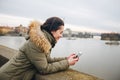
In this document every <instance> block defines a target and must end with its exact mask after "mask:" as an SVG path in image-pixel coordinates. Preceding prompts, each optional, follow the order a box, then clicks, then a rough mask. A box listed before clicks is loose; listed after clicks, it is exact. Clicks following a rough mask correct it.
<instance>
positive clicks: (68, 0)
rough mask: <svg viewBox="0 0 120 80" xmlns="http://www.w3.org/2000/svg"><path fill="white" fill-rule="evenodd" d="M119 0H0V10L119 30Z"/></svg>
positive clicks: (23, 15)
mask: <svg viewBox="0 0 120 80" xmlns="http://www.w3.org/2000/svg"><path fill="white" fill-rule="evenodd" d="M119 4H120V0H0V13H2V14H9V15H15V16H21V17H26V18H34V19H41V20H46V19H47V18H48V17H51V16H58V17H61V18H63V19H64V21H65V23H67V24H73V25H78V26H85V27H88V28H93V29H101V30H110V31H115V32H120V5H119Z"/></svg>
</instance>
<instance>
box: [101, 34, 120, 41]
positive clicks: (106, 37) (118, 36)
mask: <svg viewBox="0 0 120 80" xmlns="http://www.w3.org/2000/svg"><path fill="white" fill-rule="evenodd" d="M101 40H116V41H119V40H120V34H119V33H103V34H101Z"/></svg>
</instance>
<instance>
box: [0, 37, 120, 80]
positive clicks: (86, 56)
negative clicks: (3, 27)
mask: <svg viewBox="0 0 120 80" xmlns="http://www.w3.org/2000/svg"><path fill="white" fill-rule="evenodd" d="M24 42H25V39H24V37H4V36H0V45H5V46H8V47H10V48H13V49H17V50H18V49H19V47H20V46H22V45H23V44H24ZM79 51H81V52H82V53H83V55H82V56H81V57H80V60H79V61H78V63H76V64H75V65H74V66H72V67H71V68H73V69H75V70H78V71H80V72H84V73H88V74H91V75H94V76H97V77H99V78H102V79H104V80H120V45H106V44H105V41H102V40H100V39H76V40H67V39H66V38H61V39H60V40H59V42H58V43H57V44H56V46H55V47H54V48H53V49H52V54H51V56H52V57H64V56H68V55H70V54H71V53H74V52H79Z"/></svg>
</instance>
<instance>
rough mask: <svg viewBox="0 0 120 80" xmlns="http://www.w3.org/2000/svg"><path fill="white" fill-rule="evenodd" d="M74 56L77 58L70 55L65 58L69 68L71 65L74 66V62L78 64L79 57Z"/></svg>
mask: <svg viewBox="0 0 120 80" xmlns="http://www.w3.org/2000/svg"><path fill="white" fill-rule="evenodd" d="M76 56H77V55H76V54H71V55H70V56H69V57H68V58H67V60H68V62H69V65H70V66H71V65H74V64H75V63H76V62H78V60H79V57H76Z"/></svg>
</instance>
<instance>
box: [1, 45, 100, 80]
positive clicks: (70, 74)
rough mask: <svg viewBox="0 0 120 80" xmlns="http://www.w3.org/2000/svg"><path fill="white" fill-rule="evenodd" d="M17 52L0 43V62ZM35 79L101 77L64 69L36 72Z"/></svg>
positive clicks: (59, 79)
mask: <svg viewBox="0 0 120 80" xmlns="http://www.w3.org/2000/svg"><path fill="white" fill-rule="evenodd" d="M17 52H18V51H17V50H14V49H11V48H8V47H5V46H2V45H0V64H3V62H4V63H5V62H7V60H6V59H8V60H9V59H10V58H11V57H12V56H13V55H14V54H15V53H17ZM1 59H2V60H1ZM4 60H6V61H4ZM35 80H102V79H99V78H97V77H95V76H93V75H89V74H86V73H83V72H78V71H76V70H73V69H68V70H66V71H62V72H58V73H53V74H49V75H40V74H37V75H36V79H35Z"/></svg>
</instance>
